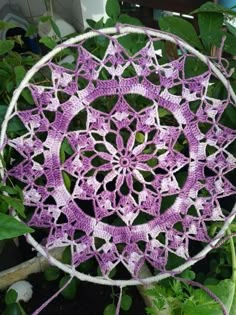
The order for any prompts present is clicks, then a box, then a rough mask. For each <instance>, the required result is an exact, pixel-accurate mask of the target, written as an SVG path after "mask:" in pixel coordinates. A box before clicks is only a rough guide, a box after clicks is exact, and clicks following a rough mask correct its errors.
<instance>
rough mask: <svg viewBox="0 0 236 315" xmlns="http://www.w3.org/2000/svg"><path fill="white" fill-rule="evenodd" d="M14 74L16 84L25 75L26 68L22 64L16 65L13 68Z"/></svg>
mask: <svg viewBox="0 0 236 315" xmlns="http://www.w3.org/2000/svg"><path fill="white" fill-rule="evenodd" d="M14 72H15V76H16V84H17V86H18V85H19V84H20V83H21V81H22V80H23V78H24V77H25V75H26V70H25V68H24V67H23V66H17V67H15V68H14Z"/></svg>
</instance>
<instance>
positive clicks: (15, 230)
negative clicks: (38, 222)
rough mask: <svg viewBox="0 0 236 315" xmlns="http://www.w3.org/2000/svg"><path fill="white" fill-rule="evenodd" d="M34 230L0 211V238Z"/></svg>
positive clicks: (7, 237)
mask: <svg viewBox="0 0 236 315" xmlns="http://www.w3.org/2000/svg"><path fill="white" fill-rule="evenodd" d="M33 231H34V230H32V229H31V228H29V227H28V226H27V225H25V224H23V223H21V222H19V221H18V220H16V219H15V218H13V217H11V216H9V215H6V214H4V213H0V240H5V239H9V238H13V237H17V236H20V235H23V234H26V233H32V232H33Z"/></svg>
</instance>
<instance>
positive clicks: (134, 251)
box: [5, 38, 236, 277]
mask: <svg viewBox="0 0 236 315" xmlns="http://www.w3.org/2000/svg"><path fill="white" fill-rule="evenodd" d="M156 42H158V40H157V39H151V38H150V39H149V40H148V42H147V44H146V46H145V47H144V48H142V49H141V50H140V51H139V52H138V53H136V54H135V55H134V56H130V55H129V54H128V53H127V52H126V51H125V49H124V48H123V47H122V46H121V45H120V44H119V43H118V41H117V40H116V39H114V38H109V45H108V47H107V49H106V52H105V55H104V57H103V58H102V60H101V59H99V58H98V57H96V56H94V55H93V54H92V53H90V52H89V51H88V50H86V49H85V47H84V45H83V43H79V44H76V45H74V48H76V49H77V52H78V58H77V61H76V67H75V69H74V70H69V69H67V68H65V67H63V66H59V65H57V64H55V63H54V62H53V60H51V61H49V62H48V63H47V64H46V65H44V66H47V67H48V69H50V72H51V84H50V86H42V85H40V84H37V83H34V84H33V83H29V85H28V87H29V89H30V91H31V94H32V97H33V99H34V104H35V105H34V106H32V108H28V109H27V108H23V109H22V108H19V109H18V110H16V111H15V113H14V115H13V116H17V117H18V118H19V119H20V120H21V122H22V123H23V124H24V126H25V128H26V130H27V131H26V132H25V133H24V134H23V135H21V136H19V137H16V138H14V139H12V138H10V137H9V138H8V139H6V141H5V145H6V146H9V147H11V148H13V149H15V150H16V151H17V152H18V154H19V155H20V157H21V162H20V163H19V164H17V165H14V161H13V164H12V165H11V166H10V167H9V169H8V171H7V176H8V177H11V178H14V179H17V180H19V181H20V182H21V183H23V185H24V202H25V205H26V206H29V207H30V208H31V209H34V210H33V211H34V213H33V216H32V218H31V219H30V221H29V224H30V225H31V226H35V227H40V228H45V230H46V231H48V237H47V241H46V245H45V246H46V248H47V249H51V248H55V247H62V246H70V247H71V251H72V260H73V261H72V263H73V265H74V266H75V267H76V266H78V265H79V264H80V263H82V262H84V261H86V260H88V259H90V258H92V257H95V258H96V259H97V261H98V263H99V266H100V268H101V271H102V273H103V275H108V274H109V273H110V271H111V270H112V269H113V268H114V267H115V266H116V265H118V264H120V263H121V264H123V265H124V266H125V267H126V268H127V269H128V270H129V271H130V273H131V275H132V276H136V277H137V276H138V274H139V271H140V268H141V267H142V265H143V263H144V262H145V261H147V262H149V263H150V264H151V265H152V266H153V267H154V268H155V269H157V270H158V271H159V272H162V271H165V270H166V268H167V263H168V258H169V255H170V254H173V255H177V256H179V257H181V258H183V259H184V260H188V259H190V256H191V251H190V247H191V242H192V241H198V242H205V243H209V241H210V237H209V235H208V233H207V224H208V222H210V221H218V220H225V216H224V215H223V213H222V210H221V207H220V203H219V201H220V198H223V197H226V196H229V195H232V194H234V193H235V192H236V189H235V187H234V186H233V185H232V183H231V182H230V181H229V180H228V179H227V177H226V176H225V175H226V174H227V173H228V172H230V171H232V170H233V168H234V167H235V158H234V157H233V155H232V154H231V153H230V152H229V150H228V147H229V146H230V144H231V143H232V142H233V141H234V140H235V135H236V132H235V131H234V130H232V129H230V128H228V127H226V126H224V125H222V124H221V123H220V119H221V116H222V114H223V112H224V110H225V108H226V107H227V106H228V104H229V102H230V99H229V96H227V97H226V98H225V99H224V100H218V99H216V98H213V97H210V96H208V88H209V86H210V84H211V80H212V78H213V73H212V72H211V70H210V69H207V71H205V72H204V73H202V74H199V75H197V76H193V77H191V78H186V77H185V65H186V60H187V58H189V54H187V53H184V51H183V53H182V54H181V55H180V56H179V57H178V58H177V59H176V60H173V61H169V62H167V63H164V64H160V63H159V59H160V56H159V54H158V52H157V51H156V49H155V43H156ZM131 68H132V69H133V73H132V74H131V75H127V72H128V73H129V70H130V69H131ZM42 69H43V67H42ZM102 73H105V78H104V77H102V75H101V74H102ZM152 77H154V78H155V79H154V80H153V79H152ZM83 82H85V83H86V84H85V86H83V84H82V83H83ZM61 95H63V97H61ZM196 104H197V107H196V108H194V109H193V107H194V106H195V105H196ZM168 119H169V120H168ZM202 125H204V126H208V128H207V130H203V129H202V128H201V126H202ZM209 148H211V149H213V150H212V151H211V152H209V150H208V149H209ZM209 170H211V171H209ZM181 178H182V179H183V180H181ZM203 192H205V193H203ZM171 198H172V199H171ZM166 200H173V201H172V203H171V204H169V205H167V206H165V204H166Z"/></svg>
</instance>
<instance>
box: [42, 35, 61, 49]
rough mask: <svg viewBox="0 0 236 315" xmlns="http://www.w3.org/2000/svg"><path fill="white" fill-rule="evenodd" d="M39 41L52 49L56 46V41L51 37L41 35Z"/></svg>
mask: <svg viewBox="0 0 236 315" xmlns="http://www.w3.org/2000/svg"><path fill="white" fill-rule="evenodd" d="M39 42H40V43H42V44H44V45H45V46H46V47H48V48H50V49H53V48H54V47H56V45H57V43H56V41H55V40H53V39H52V38H51V37H48V36H47V37H43V38H40V40H39Z"/></svg>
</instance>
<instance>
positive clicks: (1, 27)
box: [0, 20, 16, 30]
mask: <svg viewBox="0 0 236 315" xmlns="http://www.w3.org/2000/svg"><path fill="white" fill-rule="evenodd" d="M14 27H16V25H15V24H14V23H11V22H5V21H2V20H0V30H9V29H10V28H14Z"/></svg>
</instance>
